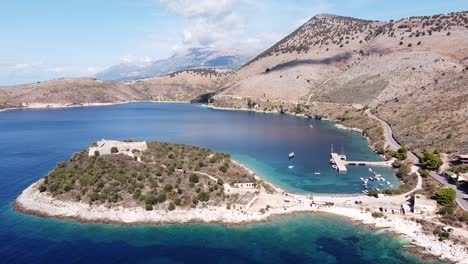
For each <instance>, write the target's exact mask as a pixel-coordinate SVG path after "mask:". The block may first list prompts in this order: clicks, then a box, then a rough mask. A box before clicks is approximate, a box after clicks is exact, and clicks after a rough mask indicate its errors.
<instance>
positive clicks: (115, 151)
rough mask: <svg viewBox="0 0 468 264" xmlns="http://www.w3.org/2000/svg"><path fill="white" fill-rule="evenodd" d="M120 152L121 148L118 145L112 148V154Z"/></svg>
mask: <svg viewBox="0 0 468 264" xmlns="http://www.w3.org/2000/svg"><path fill="white" fill-rule="evenodd" d="M118 152H119V150H118V149H117V147H112V148H111V153H112V154H115V153H118Z"/></svg>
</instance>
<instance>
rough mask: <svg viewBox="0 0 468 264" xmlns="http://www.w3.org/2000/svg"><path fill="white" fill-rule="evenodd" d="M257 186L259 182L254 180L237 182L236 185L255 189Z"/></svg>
mask: <svg viewBox="0 0 468 264" xmlns="http://www.w3.org/2000/svg"><path fill="white" fill-rule="evenodd" d="M256 186H257V184H256V183H255V182H254V181H252V182H235V183H234V187H236V188H245V189H253V188H255V187H256Z"/></svg>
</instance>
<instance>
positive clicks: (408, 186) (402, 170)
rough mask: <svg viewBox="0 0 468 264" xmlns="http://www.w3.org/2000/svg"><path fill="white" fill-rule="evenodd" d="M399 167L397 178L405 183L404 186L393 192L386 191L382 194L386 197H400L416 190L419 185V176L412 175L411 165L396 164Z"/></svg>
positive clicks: (390, 190) (391, 190)
mask: <svg viewBox="0 0 468 264" xmlns="http://www.w3.org/2000/svg"><path fill="white" fill-rule="evenodd" d="M395 165H396V166H399V167H398V171H397V173H396V176H397V177H398V178H399V179H400V180H401V181H403V182H404V184H402V185H400V186H399V187H398V189H396V190H393V189H386V190H384V191H383V192H382V193H384V194H386V195H400V194H403V193H407V192H409V191H411V190H412V189H414V188H415V187H416V184H417V183H418V175H417V174H416V173H410V171H411V170H410V167H411V165H410V164H407V163H403V164H399V163H396V164H395Z"/></svg>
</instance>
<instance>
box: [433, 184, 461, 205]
mask: <svg viewBox="0 0 468 264" xmlns="http://www.w3.org/2000/svg"><path fill="white" fill-rule="evenodd" d="M456 197H457V193H456V192H455V190H454V189H452V188H440V189H439V190H437V192H436V193H435V196H434V198H435V200H436V201H437V202H438V203H440V204H441V205H445V206H454V205H455V199H456Z"/></svg>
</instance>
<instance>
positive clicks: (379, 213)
mask: <svg viewBox="0 0 468 264" xmlns="http://www.w3.org/2000/svg"><path fill="white" fill-rule="evenodd" d="M372 217H374V218H381V217H384V214H383V213H381V212H373V213H372Z"/></svg>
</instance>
